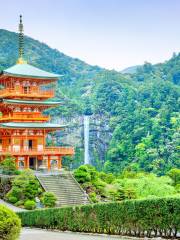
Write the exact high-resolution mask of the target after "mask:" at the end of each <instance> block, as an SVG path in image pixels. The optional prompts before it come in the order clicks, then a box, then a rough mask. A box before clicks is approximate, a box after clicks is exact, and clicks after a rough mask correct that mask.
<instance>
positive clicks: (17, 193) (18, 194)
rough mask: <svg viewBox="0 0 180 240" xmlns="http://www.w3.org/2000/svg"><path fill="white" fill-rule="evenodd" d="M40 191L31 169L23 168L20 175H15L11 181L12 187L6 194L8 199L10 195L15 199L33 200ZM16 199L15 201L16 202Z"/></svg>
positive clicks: (10, 197)
mask: <svg viewBox="0 0 180 240" xmlns="http://www.w3.org/2000/svg"><path fill="white" fill-rule="evenodd" d="M41 193H42V189H41V187H40V184H39V182H38V180H37V179H36V177H35V176H34V174H33V172H32V171H31V170H24V171H22V172H21V174H20V175H18V176H16V177H15V178H14V180H13V181H12V188H11V190H10V191H9V192H8V193H7V194H6V198H7V200H8V201H11V200H10V199H12V197H13V198H14V197H15V198H17V201H24V202H25V200H28V199H29V200H34V199H35V197H38V196H39V195H40V194H41ZM17 201H16V202H17Z"/></svg>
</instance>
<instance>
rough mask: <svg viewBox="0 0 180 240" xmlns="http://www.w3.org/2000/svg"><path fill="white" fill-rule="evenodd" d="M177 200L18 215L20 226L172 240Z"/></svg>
mask: <svg viewBox="0 0 180 240" xmlns="http://www.w3.org/2000/svg"><path fill="white" fill-rule="evenodd" d="M179 212H180V198H156V199H155V198H154V199H146V200H126V201H122V202H116V203H105V204H94V205H85V206H76V207H66V208H55V209H44V210H35V211H31V212H19V213H18V215H19V216H20V218H21V220H22V223H23V226H28V227H40V228H47V229H53V228H54V229H59V230H62V231H66V230H68V231H75V232H92V233H108V234H118V235H131V236H137V237H143V238H144V237H146V236H147V237H152V236H155V237H156V236H161V237H163V236H164V237H171V236H173V237H176V235H177V232H178V231H179V230H180V215H179Z"/></svg>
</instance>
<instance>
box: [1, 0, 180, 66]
mask: <svg viewBox="0 0 180 240" xmlns="http://www.w3.org/2000/svg"><path fill="white" fill-rule="evenodd" d="M0 4H1V5H0V6H1V14H0V28H2V29H8V30H10V31H17V25H18V21H19V20H18V16H19V14H20V13H21V14H23V21H24V25H25V34H26V35H29V36H31V37H33V38H35V39H38V40H40V41H42V42H45V43H47V44H48V45H49V46H51V47H52V48H56V49H58V50H60V51H61V52H63V53H65V54H67V55H69V56H72V57H77V58H80V59H81V60H84V61H86V62H87V63H89V64H93V65H99V66H102V67H105V68H108V69H116V70H121V69H123V68H126V67H128V66H132V65H138V64H143V63H144V61H149V62H152V63H158V62H163V61H165V60H167V59H169V58H170V57H171V56H172V53H173V52H179V49H180V0H30V1H28V0H27V1H26V0H13V1H12V0H0Z"/></svg>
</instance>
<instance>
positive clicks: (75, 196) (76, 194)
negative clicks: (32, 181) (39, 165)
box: [38, 173, 89, 206]
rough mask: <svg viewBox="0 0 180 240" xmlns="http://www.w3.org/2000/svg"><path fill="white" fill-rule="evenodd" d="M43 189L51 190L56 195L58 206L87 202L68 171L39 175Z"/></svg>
mask: <svg viewBox="0 0 180 240" xmlns="http://www.w3.org/2000/svg"><path fill="white" fill-rule="evenodd" d="M38 179H39V181H40V183H41V184H42V186H43V187H44V188H45V191H48V192H53V193H54V194H55V195H56V197H57V205H58V206H65V205H66V206H68V205H78V204H81V205H82V204H88V203H89V200H88V199H87V196H86V194H85V193H84V192H83V191H82V189H81V188H80V186H79V184H78V183H77V182H76V180H75V179H74V178H73V177H72V176H71V174H69V173H63V175H62V174H61V175H51V176H39V177H38Z"/></svg>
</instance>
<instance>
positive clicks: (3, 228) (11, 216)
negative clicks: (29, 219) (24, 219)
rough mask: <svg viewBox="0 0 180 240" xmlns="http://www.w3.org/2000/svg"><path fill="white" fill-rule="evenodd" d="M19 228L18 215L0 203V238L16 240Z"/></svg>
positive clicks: (2, 239)
mask: <svg viewBox="0 0 180 240" xmlns="http://www.w3.org/2000/svg"><path fill="white" fill-rule="evenodd" d="M20 230H21V221H20V219H19V217H18V216H17V215H16V214H15V213H14V212H13V211H11V210H10V209H9V208H7V207H5V206H3V205H0V239H1V240H16V239H18V237H19V234H20Z"/></svg>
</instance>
